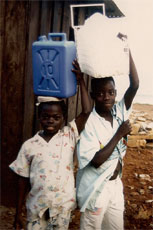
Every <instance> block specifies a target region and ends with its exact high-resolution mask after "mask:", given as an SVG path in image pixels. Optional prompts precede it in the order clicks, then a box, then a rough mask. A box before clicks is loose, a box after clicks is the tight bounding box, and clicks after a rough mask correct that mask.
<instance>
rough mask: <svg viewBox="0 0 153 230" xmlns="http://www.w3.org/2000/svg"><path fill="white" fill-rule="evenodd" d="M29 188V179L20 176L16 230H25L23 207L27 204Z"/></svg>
mask: <svg viewBox="0 0 153 230" xmlns="http://www.w3.org/2000/svg"><path fill="white" fill-rule="evenodd" d="M29 187H30V184H29V178H26V177H21V176H20V177H19V179H18V194H17V205H16V215H15V221H14V228H15V230H21V229H25V226H24V221H23V217H22V207H23V204H24V202H25V197H26V194H27V190H28V188H29Z"/></svg>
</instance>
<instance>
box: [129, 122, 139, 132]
mask: <svg viewBox="0 0 153 230" xmlns="http://www.w3.org/2000/svg"><path fill="white" fill-rule="evenodd" d="M139 129H140V124H139V123H137V124H133V125H132V131H131V133H130V134H131V135H133V134H138V132H139Z"/></svg>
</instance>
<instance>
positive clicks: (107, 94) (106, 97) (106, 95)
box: [104, 92, 109, 100]
mask: <svg viewBox="0 0 153 230" xmlns="http://www.w3.org/2000/svg"><path fill="white" fill-rule="evenodd" d="M108 99H109V93H107V92H106V93H104V100H108Z"/></svg>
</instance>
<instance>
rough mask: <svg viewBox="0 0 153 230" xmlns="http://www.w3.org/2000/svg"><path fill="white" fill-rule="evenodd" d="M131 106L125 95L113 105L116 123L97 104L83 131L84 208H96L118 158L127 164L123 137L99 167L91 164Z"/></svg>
mask: <svg viewBox="0 0 153 230" xmlns="http://www.w3.org/2000/svg"><path fill="white" fill-rule="evenodd" d="M129 111H130V110H128V111H127V110H126V108H125V104H124V99H122V100H121V101H120V102H118V103H116V104H115V105H114V106H113V108H112V115H113V127H112V126H111V123H110V122H108V121H106V120H105V119H104V118H103V117H101V116H100V115H99V114H98V113H97V112H96V110H95V108H93V111H92V112H91V114H90V116H89V118H88V120H87V122H86V125H85V129H84V130H83V132H82V133H81V135H80V140H79V142H78V145H77V155H78V161H79V170H78V173H77V200H78V205H79V207H80V211H81V212H84V211H85V209H86V208H88V209H90V210H94V209H95V204H96V200H97V198H98V196H99V195H100V193H101V191H102V189H103V187H104V184H105V183H106V182H107V181H108V180H109V179H110V177H111V176H112V175H113V173H114V170H115V168H116V166H117V163H118V160H119V161H120V162H121V164H123V157H124V155H125V151H126V145H125V144H124V141H123V139H121V140H120V141H119V143H118V144H117V146H116V147H115V149H114V151H113V152H112V154H111V156H110V157H109V158H108V159H107V161H105V162H104V163H103V164H102V165H101V166H100V167H98V168H97V169H96V168H95V167H93V166H91V164H89V163H90V162H91V160H92V159H93V157H94V155H95V153H96V152H97V151H99V150H100V149H101V148H103V147H104V146H105V145H107V143H108V142H109V141H110V140H111V138H112V137H113V136H114V134H115V133H116V131H117V129H118V127H119V126H120V124H121V123H122V122H123V121H125V120H127V119H128V115H129Z"/></svg>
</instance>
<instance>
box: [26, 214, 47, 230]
mask: <svg viewBox="0 0 153 230" xmlns="http://www.w3.org/2000/svg"><path fill="white" fill-rule="evenodd" d="M47 223H48V221H46V219H45V217H44V215H43V216H42V218H40V219H38V220H36V221H33V222H28V223H27V230H45V229H46V227H47Z"/></svg>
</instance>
